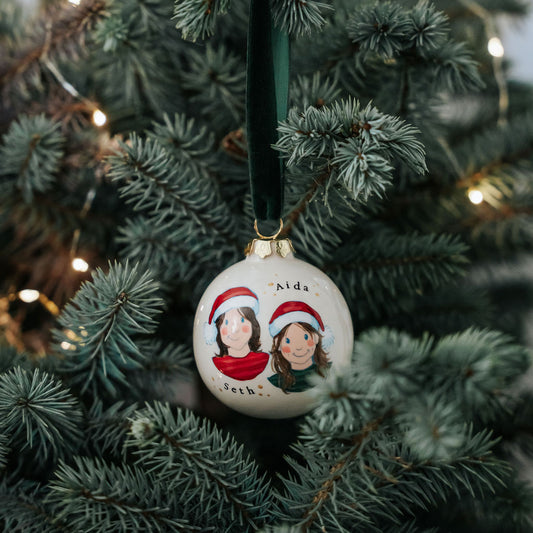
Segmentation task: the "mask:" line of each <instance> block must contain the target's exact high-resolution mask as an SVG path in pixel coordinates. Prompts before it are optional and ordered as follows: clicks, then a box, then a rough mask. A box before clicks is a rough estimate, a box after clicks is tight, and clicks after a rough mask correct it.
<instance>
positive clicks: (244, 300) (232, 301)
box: [213, 295, 259, 342]
mask: <svg viewBox="0 0 533 533" xmlns="http://www.w3.org/2000/svg"><path fill="white" fill-rule="evenodd" d="M237 307H249V308H250V309H252V310H253V312H254V313H255V314H256V315H257V313H259V301H258V300H257V298H254V297H253V296H247V295H241V296H234V297H233V298H228V299H227V300H226V301H225V302H222V303H221V304H220V305H219V306H218V307H217V309H216V311H215V313H214V314H213V324H214V322H215V320H216V319H217V318H218V317H219V316H220V315H222V314H223V313H226V312H227V311H231V310H232V309H236V308H237ZM213 342H214V341H213Z"/></svg>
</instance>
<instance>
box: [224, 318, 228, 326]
mask: <svg viewBox="0 0 533 533" xmlns="http://www.w3.org/2000/svg"><path fill="white" fill-rule="evenodd" d="M224 324H226V326H227V325H228V319H227V318H226V321H225V322H224Z"/></svg>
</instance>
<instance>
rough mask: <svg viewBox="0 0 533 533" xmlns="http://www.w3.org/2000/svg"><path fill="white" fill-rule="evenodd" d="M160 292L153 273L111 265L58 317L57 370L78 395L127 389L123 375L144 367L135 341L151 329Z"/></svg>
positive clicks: (156, 312) (96, 274)
mask: <svg viewBox="0 0 533 533" xmlns="http://www.w3.org/2000/svg"><path fill="white" fill-rule="evenodd" d="M158 290H159V284H158V283H157V282H155V281H154V280H153V279H152V274H151V272H150V271H149V270H147V271H143V270H141V269H140V268H138V266H137V265H135V266H131V265H130V264H128V263H125V264H120V263H115V264H112V265H110V268H109V272H108V273H107V274H105V273H104V272H103V271H102V270H100V269H97V270H96V272H95V274H94V276H93V281H92V282H86V283H84V284H83V285H82V287H81V289H80V290H79V291H78V292H77V293H76V295H75V296H74V297H73V298H72V300H71V302H70V303H69V304H68V305H67V306H66V307H65V308H64V310H63V312H62V313H61V316H60V317H59V320H58V322H59V325H60V326H61V329H57V330H55V331H54V337H55V341H56V350H57V351H58V352H60V353H61V354H62V356H63V358H62V359H61V362H60V364H59V365H58V371H60V372H62V373H65V374H66V375H67V376H68V379H69V382H70V383H72V384H73V385H76V386H77V387H80V388H81V391H82V392H85V391H88V390H90V391H91V392H92V393H93V394H94V395H96V396H99V394H100V393H103V392H104V391H106V392H107V393H109V394H112V395H114V394H116V393H117V385H126V384H127V381H126V378H125V372H126V371H128V370H131V369H135V368H141V366H142V363H141V361H142V359H143V354H142V353H141V352H140V350H139V347H138V345H137V344H136V340H135V337H136V336H138V335H146V334H149V333H152V332H153V331H154V330H155V327H156V325H157V323H156V320H155V317H156V316H157V315H158V314H159V313H160V312H161V307H162V304H163V301H162V299H161V298H160V297H159V296H158ZM63 342H65V343H67V348H66V349H64V348H63V347H62V346H61V345H62V343H63ZM63 346H65V345H63Z"/></svg>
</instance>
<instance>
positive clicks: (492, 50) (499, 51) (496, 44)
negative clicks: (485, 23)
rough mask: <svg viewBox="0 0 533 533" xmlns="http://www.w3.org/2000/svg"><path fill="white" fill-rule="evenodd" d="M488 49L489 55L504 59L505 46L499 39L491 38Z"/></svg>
mask: <svg viewBox="0 0 533 533" xmlns="http://www.w3.org/2000/svg"><path fill="white" fill-rule="evenodd" d="M487 48H488V50H489V54H490V55H491V56H494V57H503V54H504V50H503V44H502V42H501V41H500V38H499V37H491V38H490V39H489V43H488V45H487Z"/></svg>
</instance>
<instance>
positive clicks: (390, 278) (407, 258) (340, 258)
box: [323, 231, 468, 317]
mask: <svg viewBox="0 0 533 533" xmlns="http://www.w3.org/2000/svg"><path fill="white" fill-rule="evenodd" d="M374 237H375V236H374ZM466 252H467V247H466V245H465V244H463V243H462V242H461V240H460V239H459V238H457V237H455V236H451V235H418V234H413V235H397V234H394V233H392V232H389V231H382V232H381V233H380V237H379V239H375V238H373V239H363V240H361V241H359V242H358V243H356V244H347V245H344V246H341V247H339V248H338V250H337V251H336V252H335V253H334V254H333V256H332V258H331V259H332V260H331V261H328V263H327V264H325V265H323V268H324V269H325V271H326V272H327V273H328V274H329V275H330V276H332V277H333V278H334V279H335V281H336V282H337V283H338V284H339V285H341V286H343V287H344V290H345V295H346V296H347V298H348V299H349V300H350V301H352V302H353V303H354V306H355V309H356V310H357V309H358V301H361V305H360V308H359V309H358V310H357V311H356V312H357V313H360V315H361V317H363V315H368V314H379V313H380V312H381V310H382V309H383V308H384V307H385V306H386V307H389V306H392V307H389V310H391V311H392V310H393V309H394V302H391V301H390V299H391V298H394V299H395V304H397V305H399V304H401V303H402V302H401V300H399V299H398V296H401V295H402V294H406V293H410V294H412V293H416V292H418V293H420V292H421V291H423V290H426V289H428V288H430V287H431V288H436V287H440V286H442V285H444V284H445V283H447V282H450V281H451V280H452V279H454V278H456V277H457V276H460V275H462V274H464V272H465V267H466V265H467V263H468V260H467V258H466Z"/></svg>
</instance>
